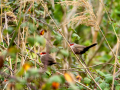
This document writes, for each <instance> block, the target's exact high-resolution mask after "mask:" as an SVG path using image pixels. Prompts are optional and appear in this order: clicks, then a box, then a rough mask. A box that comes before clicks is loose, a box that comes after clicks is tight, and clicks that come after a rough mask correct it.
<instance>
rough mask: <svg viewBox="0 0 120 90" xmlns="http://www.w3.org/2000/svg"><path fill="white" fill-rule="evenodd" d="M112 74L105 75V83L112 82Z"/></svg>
mask: <svg viewBox="0 0 120 90" xmlns="http://www.w3.org/2000/svg"><path fill="white" fill-rule="evenodd" d="M112 80H113V76H110V74H108V75H105V82H107V83H112Z"/></svg>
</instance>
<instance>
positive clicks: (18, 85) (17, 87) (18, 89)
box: [15, 83, 24, 90]
mask: <svg viewBox="0 0 120 90" xmlns="http://www.w3.org/2000/svg"><path fill="white" fill-rule="evenodd" d="M15 87H16V90H23V89H24V88H23V85H22V84H21V83H16V84H15Z"/></svg>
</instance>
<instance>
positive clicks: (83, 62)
mask: <svg viewBox="0 0 120 90" xmlns="http://www.w3.org/2000/svg"><path fill="white" fill-rule="evenodd" d="M80 59H81V60H82V62H83V63H84V64H85V66H86V68H87V64H86V63H85V60H84V59H83V58H82V55H80ZM87 70H88V71H89V73H91V72H90V70H89V68H87Z"/></svg>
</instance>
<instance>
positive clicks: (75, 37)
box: [72, 33, 80, 40]
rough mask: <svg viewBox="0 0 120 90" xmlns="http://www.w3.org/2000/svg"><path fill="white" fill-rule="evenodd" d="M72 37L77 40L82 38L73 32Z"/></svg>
mask: <svg viewBox="0 0 120 90" xmlns="http://www.w3.org/2000/svg"><path fill="white" fill-rule="evenodd" d="M72 38H73V39H75V40H80V37H79V36H78V35H77V34H76V33H73V34H72Z"/></svg>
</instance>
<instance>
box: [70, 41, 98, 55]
mask: <svg viewBox="0 0 120 90" xmlns="http://www.w3.org/2000/svg"><path fill="white" fill-rule="evenodd" d="M95 45H97V43H94V44H92V45H90V46H83V45H79V44H75V43H70V47H71V48H72V49H73V51H74V52H75V54H80V55H82V54H83V53H85V52H86V51H88V50H89V49H90V48H91V47H93V46H95Z"/></svg>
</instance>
